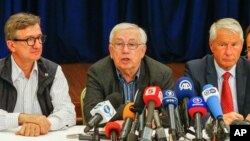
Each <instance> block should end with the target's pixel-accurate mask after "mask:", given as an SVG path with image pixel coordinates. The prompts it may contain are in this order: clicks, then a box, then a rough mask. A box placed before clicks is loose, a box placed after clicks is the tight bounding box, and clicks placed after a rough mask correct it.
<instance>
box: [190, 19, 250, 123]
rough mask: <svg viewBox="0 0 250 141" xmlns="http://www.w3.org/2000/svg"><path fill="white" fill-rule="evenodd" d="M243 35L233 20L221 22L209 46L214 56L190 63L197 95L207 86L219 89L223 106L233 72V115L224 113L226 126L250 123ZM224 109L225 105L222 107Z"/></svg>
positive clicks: (248, 66) (212, 30)
mask: <svg viewBox="0 0 250 141" xmlns="http://www.w3.org/2000/svg"><path fill="white" fill-rule="evenodd" d="M243 42H244V39H243V31H242V28H241V26H240V24H239V23H238V22H237V21H236V20H234V19H231V18H224V19H220V20H218V21H217V22H215V23H214V24H213V25H212V26H211V28H210V39H209V46H210V50H211V52H212V54H213V55H206V56H205V57H203V58H202V59H197V60H192V61H189V62H187V63H186V66H185V68H186V69H185V75H186V76H188V77H190V78H191V79H192V80H193V82H194V85H195V86H194V87H195V90H196V93H197V94H198V95H201V93H202V88H203V86H204V85H206V84H212V85H214V86H215V87H217V88H218V91H219V93H220V99H221V102H222V101H223V98H225V96H221V93H222V82H223V80H224V78H223V75H224V73H225V72H229V74H230V78H229V85H230V90H231V94H232V98H231V99H232V104H229V105H227V106H228V107H229V106H232V107H233V108H232V111H230V112H224V111H223V119H224V121H225V123H226V124H231V123H232V122H233V121H234V120H244V118H246V119H247V120H250V116H249V113H250V89H248V87H249V86H250V73H249V72H250V62H249V61H248V60H246V59H245V57H241V56H240V55H241V51H242V48H243ZM222 107H223V104H222Z"/></svg>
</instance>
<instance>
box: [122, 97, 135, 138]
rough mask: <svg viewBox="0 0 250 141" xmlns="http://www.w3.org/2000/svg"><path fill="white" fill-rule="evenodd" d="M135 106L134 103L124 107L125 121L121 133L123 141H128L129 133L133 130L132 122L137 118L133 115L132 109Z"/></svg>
mask: <svg viewBox="0 0 250 141" xmlns="http://www.w3.org/2000/svg"><path fill="white" fill-rule="evenodd" d="M133 106H134V103H133V102H129V103H127V104H126V106H125V107H124V110H123V114H122V115H123V120H125V121H124V123H123V125H122V132H121V137H120V138H121V139H122V140H126V138H127V136H128V133H129V131H130V129H131V126H132V122H133V120H134V118H135V113H133V112H132V111H131V110H130V109H131V108H132V107H133Z"/></svg>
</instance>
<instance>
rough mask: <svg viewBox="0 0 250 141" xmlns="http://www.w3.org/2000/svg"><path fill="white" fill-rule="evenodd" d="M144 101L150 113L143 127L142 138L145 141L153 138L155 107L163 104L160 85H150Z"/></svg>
mask: <svg viewBox="0 0 250 141" xmlns="http://www.w3.org/2000/svg"><path fill="white" fill-rule="evenodd" d="M143 101H144V103H145V105H146V106H147V108H148V115H147V118H146V124H145V127H144V129H143V133H142V138H141V140H143V141H151V140H152V137H151V136H152V133H153V129H152V127H151V126H152V120H153V116H154V109H155V107H157V108H158V107H160V106H161V101H162V92H161V89H160V87H158V86H149V87H146V88H145V90H144V95H143Z"/></svg>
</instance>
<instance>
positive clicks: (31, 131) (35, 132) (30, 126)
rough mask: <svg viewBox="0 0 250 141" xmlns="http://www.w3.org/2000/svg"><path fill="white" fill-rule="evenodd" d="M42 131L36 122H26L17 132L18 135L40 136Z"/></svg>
mask: <svg viewBox="0 0 250 141" xmlns="http://www.w3.org/2000/svg"><path fill="white" fill-rule="evenodd" d="M40 133H41V131H40V127H39V125H37V124H34V123H24V124H23V125H22V128H21V129H20V130H19V131H17V132H16V135H21V136H32V137H33V136H39V135H40Z"/></svg>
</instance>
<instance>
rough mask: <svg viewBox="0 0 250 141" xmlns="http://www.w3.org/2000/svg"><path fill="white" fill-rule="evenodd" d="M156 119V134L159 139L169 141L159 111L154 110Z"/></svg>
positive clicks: (158, 140) (159, 140)
mask: <svg viewBox="0 0 250 141" xmlns="http://www.w3.org/2000/svg"><path fill="white" fill-rule="evenodd" d="M154 121H155V124H156V130H155V136H156V138H157V141H167V136H166V134H165V130H164V128H163V127H162V126H161V121H160V118H159V111H158V110H154Z"/></svg>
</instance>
